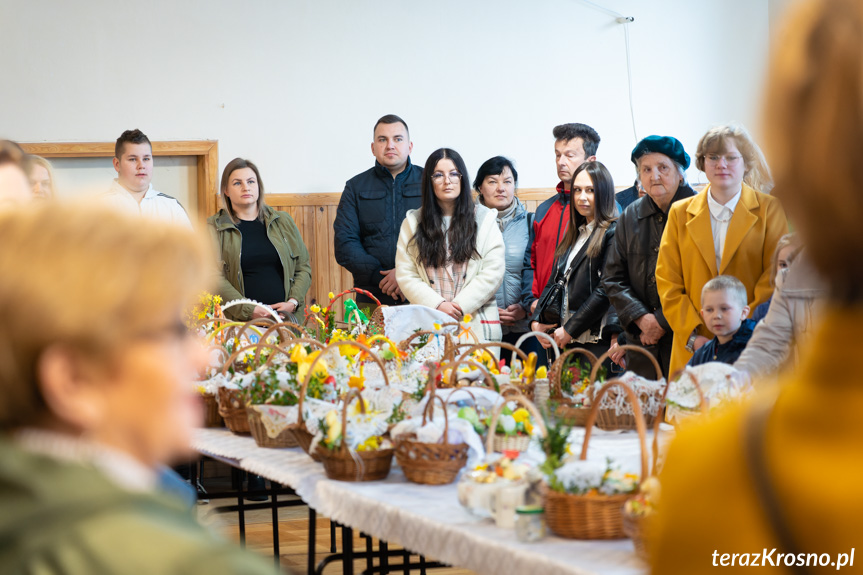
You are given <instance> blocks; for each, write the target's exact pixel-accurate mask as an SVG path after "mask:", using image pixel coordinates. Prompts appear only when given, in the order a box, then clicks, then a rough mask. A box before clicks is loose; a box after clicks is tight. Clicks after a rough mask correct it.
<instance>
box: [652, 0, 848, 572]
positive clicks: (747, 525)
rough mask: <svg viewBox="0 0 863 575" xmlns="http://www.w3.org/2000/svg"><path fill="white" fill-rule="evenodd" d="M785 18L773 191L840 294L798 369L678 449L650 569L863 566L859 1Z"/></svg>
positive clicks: (773, 79) (774, 106) (800, 10)
mask: <svg viewBox="0 0 863 575" xmlns="http://www.w3.org/2000/svg"><path fill="white" fill-rule="evenodd" d="M786 26H787V27H786V28H785V29H784V30H783V31H782V33H781V34H780V35H779V36H778V37H777V40H778V42H777V44H776V45H775V47H774V52H773V56H772V60H771V66H770V72H769V83H768V89H767V99H766V102H768V103H769V105H768V106H766V107H765V120H766V130H765V136H766V144H767V145H766V148H767V151H768V154H769V157H770V160H771V164H772V165H773V167H774V170H775V174H776V176H777V178H776V182H777V184H776V188H775V189H776V193H777V195H780V196H781V200H782V202H783V205H784V206H785V208H786V209H787V211H788V214H789V216H790V219H791V220H792V221H793V222H794V223H795V225H796V227H797V230H798V232H799V234H800V236H801V238H802V243H803V244H804V245H805V246H806V250H807V253H808V255H809V257H810V258H811V263H812V264H813V266H814V267H815V268H816V269H817V271H818V272H819V273H820V274H821V276H822V277H823V279H824V280H825V281H826V282H827V284H828V285H829V293H830V295H829V299H828V302H827V303H826V304H825V309H824V312H823V315H822V319H821V323H820V326H818V327H817V328H815V329H814V332H813V335H812V337H811V339H810V340H808V342H807V347H806V348H805V349H804V350H801V352H802V354H801V360H800V364H799V366H798V367H797V369H796V370H795V371H794V372H791V373H788V374H787V375H786V376H785V378H784V379H782V380H781V382H780V384H779V385H778V386H776V387H774V388H773V389H772V390H765V391H764V392H763V393H762V394H761V395H759V396H757V397H756V398H754V400H753V401H752V402H748V403H746V404H745V405H741V406H738V407H735V408H732V409H729V410H727V411H725V412H723V413H721V414H720V415H718V416H717V417H716V418H713V419H710V420H708V421H705V422H704V423H701V424H695V425H694V426H693V427H691V428H689V429H687V430H686V431H683V432H681V433H680V435H679V437H678V438H677V439H676V440H675V441H674V442H673V443H672V445H671V448H670V450H669V452H668V456H667V461H666V464H665V468H664V471H663V472H662V474H661V476H660V479H661V481H662V492H663V496H664V499H663V501H662V502H661V503H660V507H659V512H658V513H659V514H658V515H657V516H656V520H657V523H656V525H655V527H656V529H655V531H654V538H653V540H652V541H651V542H652V543H654V546H653V555H652V559H651V563H652V567H653V572H654V573H662V574H663V575H667V574H673V573H686V574H690V573H702V572H705V571H708V570H710V569H712V568H713V566H714V565H716V566H720V565H723V563H724V564H726V565H730V562H731V559H732V556H731V554H734V553H736V554H747V555H746V556H745V557H744V556H742V555H738V557H736V558H734V559H735V560H736V563H735V566H740V564H741V562H743V563H744V564H748V565H751V564H752V563H753V561H755V562H757V564H758V565H759V566H760V565H764V564H765V563H766V564H767V566H768V567H769V566H771V563H772V564H774V565H775V564H777V556H778V554H780V553H781V554H783V557H781V558H780V561H781V563H779V564H781V565H788V563H792V564H793V565H794V566H795V572H798V573H816V572H817V573H821V572H824V571H825V570H824V569H823V567H826V570H829V571H831V572H835V571H836V570H837V568H838V567H839V566H840V565H841V564H842V563H843V562H844V564H845V567H846V569H843V571H845V570H848V571H849V572H856V571H853V569H847V568H848V567H850V565H849V563H850V558H849V554H850V552H851V550H852V548H854V547H859V546H860V529H859V526H860V524H861V519H860V517H861V509H863V492H861V490H860V487H859V482H860V480H859V478H860V476H861V474H863V426H861V425H860V422H859V420H860V414H861V413H863V375H860V372H859V370H857V369H853V366H852V364H851V363H849V360H851V361H854V358H856V357H858V356H859V355H860V351H861V348H863V340H861V338H860V325H861V323H863V267H861V266H860V265H859V262H860V261H861V260H863V236H861V235H860V234H859V233H858V231H859V228H860V221H861V220H863V196H861V194H860V192H859V183H860V181H861V179H863V167H861V166H863V162H861V159H863V158H861V156H863V106H861V104H860V103H861V101H863V3H861V2H860V1H859V0H820V1H813V2H807V3H801V4H799V5H798V6H797V7H796V8H795V9H794V11H793V12H792V15H791V17H790V19H789V21H788V22H787V25H786ZM801 142H806V152H805V156H806V160H805V161H801V149H800V143H801ZM849 366H851V367H852V369H849ZM770 391H772V392H773V394H772V395H771V394H770ZM773 549H776V551H775V552H773V551H772V550H773ZM726 553H727V554H729V555H728V556H726V557H723V555H724V554H726ZM826 554H829V556H828V555H826ZM841 554H844V555H841ZM824 559H827V564H826V565H823V563H824ZM786 560H787V561H788V563H787V562H786ZM813 560H815V561H817V562H818V563H819V564H822V568H821V569H818V568H816V567H813ZM860 561H861V557H857V562H858V563H857V565H856V569H857V570H858V571H859V569H860ZM831 562H833V563H835V565H831V564H830V563H831ZM807 563H808V565H807ZM788 566H790V565H788ZM740 570H741V571H742V570H745V571H747V572H748V571H750V569H748V568H745V569H740ZM769 570H770V572H785V573H788V572H790V570H788V569H785V570H784V571H783V570H782V569H780V570H778V571H777V570H776V569H775V568H773V569H769ZM732 571H733V569H732Z"/></svg>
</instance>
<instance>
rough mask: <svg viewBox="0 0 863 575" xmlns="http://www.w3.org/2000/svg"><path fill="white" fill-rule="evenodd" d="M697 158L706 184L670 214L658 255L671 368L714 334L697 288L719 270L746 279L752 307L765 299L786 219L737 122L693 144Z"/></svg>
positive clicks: (752, 144)
mask: <svg viewBox="0 0 863 575" xmlns="http://www.w3.org/2000/svg"><path fill="white" fill-rule="evenodd" d="M695 165H696V166H697V167H698V169H699V170H702V171H703V172H704V173H705V175H706V176H707V179H708V181H709V182H710V184H709V185H708V186H707V187H706V188H705V189H704V191H702V192H701V193H699V194H697V195H696V196H693V197H691V198H687V199H685V200H681V201H679V202H676V203H675V204H674V205H673V206H672V207H671V210H670V211H669V213H668V225H666V226H665V232H664V233H663V235H662V242H661V244H660V248H659V258H658V260H657V262H656V287H657V291H658V292H659V298H660V300H661V302H662V312H663V314H665V318H666V319H667V320H668V324H669V325H670V326H671V329H672V330H673V331H674V345H673V349H672V352H671V365H670V373H674V372H675V371H676V370H678V369H680V368H682V367H683V366H684V365H686V362H688V361H689V358H691V357H692V352H693V351H694V350H696V349H698V348H699V347H701V346H702V345H704V344H705V343H707V342H708V341H709V339H710V338H712V337H713V335H712V334H711V333H710V332H709V331H707V327H706V326H705V325H704V324H703V323H702V321H701V315H700V313H699V312H700V310H701V288H702V287H703V286H704V284H706V283H707V282H708V281H710V280H711V279H712V278H715V277H716V276H718V275H730V276H734V277H736V278H737V279H739V280H740V281H741V282H743V285H745V286H746V293H747V296H748V299H749V307H750V309H755V306H757V305H758V304H760V303H762V302H765V301H767V300H768V299H769V298H770V294H771V293H772V290H773V288H772V287H771V286H770V275H771V262H772V259H773V252H774V251H775V249H776V244H777V243H778V242H779V238H781V237H782V236H783V235H785V234H786V233H787V232H788V222H787V221H786V219H785V213H784V212H783V210H782V206H781V205H780V203H779V200H777V199H776V198H774V197H772V196H768V195H767V194H763V193H761V192H759V191H757V190H758V189H765V188H767V187H768V186H769V185H770V179H769V172H768V170H767V165H766V162H765V161H764V156H763V155H762V154H761V151H760V150H759V149H758V146H757V145H756V144H755V142H753V141H752V138H751V137H750V136H749V134H748V133H747V132H746V130H744V129H743V128H742V127H739V126H721V127H718V128H713V129H711V130H710V131H709V132H707V133H706V134H705V135H704V136H703V137H702V138H701V141H700V142H699V143H698V149H697V151H696V160H695Z"/></svg>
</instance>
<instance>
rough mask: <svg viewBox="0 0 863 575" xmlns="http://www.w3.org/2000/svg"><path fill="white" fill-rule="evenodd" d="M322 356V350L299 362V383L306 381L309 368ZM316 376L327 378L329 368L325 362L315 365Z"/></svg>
mask: <svg viewBox="0 0 863 575" xmlns="http://www.w3.org/2000/svg"><path fill="white" fill-rule="evenodd" d="M320 354H321V351H320V350H316V351H313V352H312V353H310V354H308V355H306V356H305V357H304V358H303V359H302V360H301V361H298V362H297V381H305V379H306V376H307V375H308V373H309V368H310V367H311V366H312V363H314V361H315V358H316V357H318V356H319V355H320ZM315 375H317V376H320V377H327V375H328V373H327V366H326V365H325V364H324V363H323V362H320V361H319V362H318V363H317V364H316V365H315Z"/></svg>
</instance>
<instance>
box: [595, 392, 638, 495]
mask: <svg viewBox="0 0 863 575" xmlns="http://www.w3.org/2000/svg"><path fill="white" fill-rule="evenodd" d="M614 386H618V387H620V388H622V389H623V392H624V393H625V394H626V397H627V399H629V403H630V404H632V413H633V415H634V416H635V429H636V431H638V442H639V444H640V446H641V480H642V481H644V480H645V479H646V478H647V425H645V423H644V415H643V414H642V412H641V403H640V402H639V401H638V397H637V396H636V395H635V392H634V391H633V390H632V388H631V387H629V386H628V385H627V384H625V383H624V382H622V381H620V380H619V379H612V380H611V381H609V382H608V383H606V384H605V385H603V386H602V388H600V390H599V391H598V392H597V394H596V397H595V398H594V400H593V406H591V408H590V413H588V414H587V423H586V424H585V426H584V443H583V444H582V446H581V456H580V457H579V459H580V460H581V461H585V460H586V459H587V445H588V443H589V442H590V434H591V431H593V424H594V423H595V422H596V416H597V415H599V404H600V403H601V402H602V397H603V396H604V395H605V394H606V393H607V392H608V390H609V389H611V388H612V387H614Z"/></svg>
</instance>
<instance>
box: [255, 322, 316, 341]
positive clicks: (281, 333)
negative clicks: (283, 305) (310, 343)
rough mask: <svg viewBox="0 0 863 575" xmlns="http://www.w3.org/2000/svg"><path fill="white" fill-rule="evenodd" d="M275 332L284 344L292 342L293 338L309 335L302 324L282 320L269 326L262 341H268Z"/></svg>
mask: <svg viewBox="0 0 863 575" xmlns="http://www.w3.org/2000/svg"><path fill="white" fill-rule="evenodd" d="M273 334H275V335H276V336H277V337H278V340H279V342H280V343H282V344H285V343H290V342H291V340H294V339H297V338H304V337H306V335H307V334H306V330H305V329H303V326H301V325H300V324H298V323H296V322H293V321H282V322H279V323H276V324H273V325H271V326H270V327H268V328H267V331H265V332H264V335H262V336H261V341H267V339H268V338H269V337H270V336H271V335H273ZM315 341H317V340H315Z"/></svg>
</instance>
